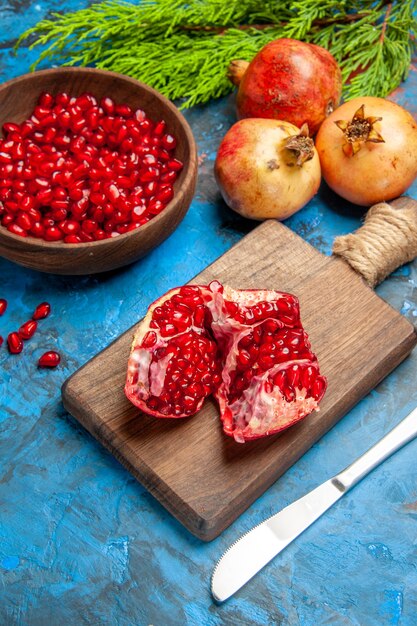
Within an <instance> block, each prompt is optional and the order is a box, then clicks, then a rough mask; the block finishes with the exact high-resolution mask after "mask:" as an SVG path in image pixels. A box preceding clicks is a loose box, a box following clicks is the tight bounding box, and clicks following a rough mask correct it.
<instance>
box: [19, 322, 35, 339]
mask: <svg viewBox="0 0 417 626" xmlns="http://www.w3.org/2000/svg"><path fill="white" fill-rule="evenodd" d="M37 327H38V324H37V322H35V321H34V320H29V321H27V322H25V323H24V324H22V325H21V327H20V328H19V331H18V334H19V337H20V339H24V340H25V341H26V340H27V339H30V338H31V337H33V335H34V334H35V332H36V329H37Z"/></svg>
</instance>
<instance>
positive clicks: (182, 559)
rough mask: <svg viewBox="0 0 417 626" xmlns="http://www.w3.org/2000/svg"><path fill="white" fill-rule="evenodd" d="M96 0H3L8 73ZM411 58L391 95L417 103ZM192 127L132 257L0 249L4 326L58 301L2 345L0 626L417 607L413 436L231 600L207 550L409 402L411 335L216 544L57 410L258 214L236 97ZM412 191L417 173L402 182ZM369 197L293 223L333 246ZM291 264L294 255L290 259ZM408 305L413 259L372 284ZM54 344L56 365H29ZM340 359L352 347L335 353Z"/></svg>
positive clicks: (411, 308) (348, 615) (394, 612)
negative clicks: (187, 162)
mask: <svg viewBox="0 0 417 626" xmlns="http://www.w3.org/2000/svg"><path fill="white" fill-rule="evenodd" d="M86 5H87V0H59V1H58V0H34V1H31V0H2V1H1V2H0V24H1V26H2V28H1V29H0V30H1V32H0V78H1V80H2V81H5V80H8V79H10V78H13V77H15V76H18V75H20V74H23V73H25V72H27V71H28V70H29V66H30V63H31V62H32V61H33V60H34V59H35V58H36V55H37V52H36V51H34V52H30V51H29V50H28V49H27V48H23V49H21V50H20V52H19V53H18V55H17V56H16V55H14V53H13V51H12V46H13V43H14V39H15V38H16V37H17V36H18V35H19V34H20V33H21V32H22V31H23V30H24V29H25V28H26V27H28V26H30V25H33V24H34V23H36V22H37V21H38V20H39V19H41V18H42V17H44V16H46V15H47V14H48V12H49V11H51V10H63V11H68V10H74V9H77V8H81V7H83V6H86ZM416 94H417V71H416V68H414V69H413V70H412V71H411V72H410V75H409V77H408V79H407V81H406V82H405V83H404V84H403V85H402V86H401V87H400V88H399V89H398V90H397V91H396V92H395V93H394V94H393V95H392V98H393V99H394V100H395V101H396V102H398V103H399V104H401V105H403V106H405V107H406V108H408V109H409V110H410V111H411V112H412V113H413V114H414V115H415V116H416V115H417V101H416ZM185 115H186V118H187V119H188V121H189V123H190V125H191V127H192V129H193V132H194V134H195V138H196V140H197V143H198V148H199V156H200V166H199V183H198V189H197V192H196V195H195V197H194V200H193V202H192V205H191V207H190V210H189V212H188V214H187V215H186V217H185V219H184V221H183V222H182V223H181V224H180V226H179V227H178V229H177V230H176V231H175V232H174V233H173V234H172V235H171V236H170V237H169V239H167V240H166V241H165V242H164V243H163V244H162V245H160V246H159V248H157V249H156V250H154V251H153V252H152V253H151V254H149V255H148V256H147V257H146V258H145V259H143V260H141V261H139V262H137V263H135V264H134V265H132V266H130V267H128V268H124V269H121V270H119V271H115V272H112V273H109V274H106V275H103V276H86V277H62V276H55V275H45V274H41V273H37V272H34V271H30V270H27V269H24V268H21V267H19V266H17V265H13V264H12V263H10V262H8V261H6V260H4V259H0V286H1V289H0V297H5V298H7V300H8V301H9V308H8V310H7V313H6V314H5V315H4V316H3V317H2V318H1V320H0V334H1V335H3V336H7V334H8V332H10V331H11V330H14V329H16V328H18V327H19V325H20V324H21V323H22V322H23V321H24V320H26V319H27V318H28V317H29V316H30V314H31V312H32V311H33V309H34V307H35V305H36V304H38V303H39V302H41V301H43V300H48V301H49V302H50V303H51V305H52V314H51V316H50V317H49V318H47V319H46V320H44V321H43V322H42V323H41V324H40V326H41V328H40V330H39V332H38V333H37V334H36V335H35V337H34V338H33V339H32V340H31V341H30V343H28V344H27V346H26V348H25V352H24V354H22V355H20V356H10V355H9V354H8V351H7V349H6V348H5V346H3V347H2V349H1V350H0V364H1V370H0V377H1V378H0V380H1V386H0V406H1V412H0V433H1V438H0V624H1V625H7V626H9V625H14V624H18V625H22V626H23V625H30V626H37V625H39V626H44V625H46V624H51V625H53V626H55V625H73V624H74V625H79V624H94V625H96V624H97V625H111V626H113V625H117V626H119V625H120V626H125V625H141V626H142V625H143V626H146V625H149V624H153V625H154V626H165V625H171V624H172V625H175V626H176V625H191V626H197V625H213V626H215V625H216V626H217V625H223V624H224V625H230V626H237V625H241V624H243V625H246V624H250V625H252V624H253V625H259V626H264V625H266V624H268V625H270V624H274V625H275V624H280V625H281V624H282V625H291V626H293V625H298V624H301V625H303V626H307V625H321V624H341V625H361V626H364V625H365V626H380V625H383V624H390V625H396V624H400V625H402V626H406V625H407V626H409V625H412V624H417V568H416V564H417V475H416V461H415V459H416V453H417V441H415V442H412V443H410V444H408V446H406V447H405V448H403V449H402V450H401V451H400V452H398V453H397V454H396V455H394V456H393V457H391V458H390V459H389V460H387V461H386V462H385V463H384V464H383V465H382V466H380V467H379V468H378V469H376V470H375V471H374V472H373V473H372V474H370V475H369V476H368V477H367V478H366V479H365V480H364V481H362V482H361V483H360V484H359V485H358V486H357V487H356V488H355V489H354V490H353V491H352V492H350V493H349V494H348V495H346V496H345V497H344V498H343V499H342V500H341V501H340V502H338V503H337V504H336V505H335V506H334V507H333V508H332V509H331V510H329V511H328V512H327V513H326V514H325V515H324V516H323V517H322V518H321V519H320V520H319V521H317V522H316V523H315V524H314V525H313V526H312V527H311V528H310V529H308V530H307V531H306V532H305V533H304V534H303V535H302V536H301V537H300V538H298V539H297V540H296V541H295V542H294V543H293V544H292V545H290V546H289V547H288V548H287V549H286V550H285V551H284V552H283V553H282V554H281V555H280V556H279V557H278V558H277V559H275V560H274V561H273V562H272V563H270V564H269V565H268V566H267V567H266V568H265V569H264V570H263V571H262V572H261V573H260V574H258V575H257V576H256V577H255V578H254V579H253V580H252V581H251V582H250V583H249V584H248V585H247V586H246V587H245V588H243V589H241V590H240V591H239V592H238V593H237V594H236V595H235V596H234V597H233V598H232V599H230V601H228V602H227V603H225V604H223V605H216V604H215V603H214V602H213V600H212V598H211V596H210V590H209V581H210V576H211V573H212V569H213V566H214V564H215V562H216V561H217V559H218V558H219V557H220V555H221V554H222V553H223V552H224V550H225V549H226V548H227V547H228V546H229V545H230V543H232V542H233V541H234V540H235V539H236V538H237V537H238V536H239V535H240V534H242V533H243V532H245V531H247V530H248V529H250V528H251V527H252V526H254V525H255V524H258V523H259V522H260V521H262V520H263V519H264V518H265V517H267V516H269V515H271V514H272V513H274V512H276V511H278V510H279V509H280V508H282V507H283V506H285V505H287V504H288V503H290V502H291V501H293V500H294V499H295V498H297V497H300V496H302V495H303V494H304V493H306V492H307V491H309V490H310V489H312V488H314V487H315V486H317V485H318V484H319V483H321V482H322V481H324V480H326V479H327V478H329V477H330V476H332V475H333V474H335V473H337V472H338V471H340V470H341V469H342V468H343V467H344V466H345V465H347V464H348V463H350V462H351V461H352V460H353V459H354V458H355V457H357V456H358V455H359V454H361V453H362V452H363V451H364V450H365V449H367V448H368V447H369V446H370V445H371V444H373V443H374V442H375V441H376V440H378V439H379V438H380V437H382V436H383V435H384V434H385V433H386V432H387V431H388V430H390V429H391V428H392V427H393V426H394V425H395V424H397V423H398V422H399V421H400V419H401V418H403V417H404V416H405V415H406V414H407V413H408V412H409V411H410V410H411V409H412V408H413V407H414V406H415V405H417V388H416V380H417V352H416V351H414V353H413V354H412V355H411V356H410V357H409V358H408V359H406V361H404V362H403V363H402V364H401V365H400V366H399V367H398V368H397V369H396V370H395V371H394V372H393V373H392V374H391V375H390V376H388V377H387V378H386V379H385V380H384V381H383V382H382V383H381V384H380V385H379V386H378V387H377V388H376V389H375V390H374V391H373V392H372V393H370V394H369V395H368V396H367V397H366V398H365V399H364V400H362V402H360V404H358V405H357V406H356V407H355V408H354V409H353V410H352V411H350V413H349V414H347V415H346V416H345V417H344V418H343V419H342V420H341V421H340V423H339V424H338V425H337V426H335V427H334V428H333V429H332V430H331V431H330V432H329V433H328V434H327V435H326V436H324V437H323V438H322V439H321V440H320V441H319V442H318V443H317V444H316V445H314V446H313V447H312V449H311V450H310V451H309V452H308V453H307V454H305V455H304V456H303V457H302V458H301V459H300V460H299V461H298V462H297V463H296V464H295V465H294V466H293V467H292V468H291V469H290V470H288V471H287V473H286V474H285V475H284V476H283V477H282V478H281V479H279V480H278V481H277V482H276V483H275V484H274V485H273V486H272V487H271V488H270V489H269V490H268V491H267V492H266V493H265V494H264V495H263V496H262V497H260V498H259V499H258V500H257V501H256V502H255V503H254V504H253V505H252V506H251V507H250V508H249V509H248V510H247V511H246V512H245V513H244V514H243V515H242V516H241V517H240V518H239V519H238V520H237V521H236V522H235V523H234V524H233V525H232V526H231V527H229V528H228V529H227V530H225V531H224V532H223V534H222V535H221V536H220V537H218V538H217V539H216V540H214V541H212V542H211V543H204V542H202V541H200V540H198V539H196V538H195V537H193V536H192V535H191V534H189V533H188V532H187V531H186V530H185V529H184V528H183V527H182V526H181V525H180V524H179V523H178V522H177V521H176V520H175V519H174V518H173V517H172V516H171V515H170V514H169V513H167V511H166V510H165V509H164V508H163V507H162V506H160V505H159V503H158V502H157V501H156V500H155V499H154V498H153V497H152V496H151V495H150V494H149V493H148V492H147V491H146V490H145V489H143V488H142V487H141V485H139V484H138V483H137V482H136V481H135V480H134V479H133V477H132V476H131V475H130V474H129V473H128V472H127V471H126V470H125V469H123V467H121V466H120V465H119V464H118V462H117V461H116V460H115V459H114V458H113V457H112V456H111V455H110V454H109V453H108V452H107V451H106V450H104V449H103V448H102V447H101V445H99V444H98V443H97V442H96V441H95V440H94V439H93V438H92V437H91V436H90V435H89V434H88V433H87V432H86V431H84V429H83V428H82V427H81V426H79V424H78V423H77V422H76V420H75V419H73V418H72V417H71V416H69V415H68V414H67V413H66V411H65V410H64V408H63V406H62V403H61V397H60V387H61V384H62V383H63V382H64V380H65V379H66V378H67V377H68V376H69V375H70V374H72V373H73V372H74V371H75V370H77V369H78V367H80V366H81V365H82V364H83V363H84V362H86V361H87V360H88V359H90V358H91V357H92V356H94V355H95V354H96V353H97V352H99V351H100V350H101V349H103V348H104V347H105V346H107V345H108V344H109V343H110V342H111V341H112V340H113V339H115V338H116V337H117V336H118V335H119V334H120V333H122V332H123V331H125V330H126V329H127V328H129V327H130V326H131V325H132V324H133V323H134V322H135V321H137V320H138V319H139V318H140V317H141V316H142V315H143V314H144V312H145V311H146V308H147V306H148V304H149V303H150V302H152V301H153V300H154V299H155V298H156V297H157V296H158V295H160V294H161V293H163V292H165V291H166V290H167V289H168V288H170V287H172V286H175V285H179V284H182V283H184V282H186V281H188V280H190V279H191V278H192V277H193V276H194V275H196V274H197V273H199V272H200V271H201V270H202V269H203V268H204V267H206V266H207V264H209V263H211V262H212V261H214V260H215V259H216V258H217V257H218V256H220V255H221V254H223V253H224V252H226V251H227V250H228V249H229V248H230V247H231V246H232V245H233V244H235V243H236V242H237V241H239V240H240V239H241V237H242V236H243V235H244V234H245V233H247V232H249V231H250V230H252V229H253V228H254V227H255V226H256V223H255V222H251V221H248V220H244V219H242V218H240V217H239V216H238V215H236V214H234V213H233V212H232V211H230V210H229V209H228V208H227V207H226V206H225V205H224V203H223V202H222V201H221V198H220V195H219V192H218V190H217V187H216V184H215V181H214V178H213V161H214V158H215V155H216V150H217V147H218V145H219V142H220V140H221V138H222V136H223V135H224V134H225V132H226V131H227V129H228V128H229V127H230V125H231V124H232V123H233V122H234V121H235V114H234V103H233V96H230V97H226V98H223V99H220V100H218V101H213V102H212V103H210V104H209V105H208V106H206V107H200V108H199V107H196V108H194V109H192V110H189V111H187V112H186V114H185ZM409 193H410V195H413V196H414V197H417V185H416V184H414V185H413V187H412V188H411V189H410V191H409ZM362 214H363V211H362V210H361V209H358V208H357V207H356V208H355V207H353V206H352V205H348V204H347V203H346V202H345V201H343V200H342V199H340V198H338V197H337V196H336V195H334V194H333V193H332V192H331V191H329V190H328V189H327V188H325V187H324V186H323V187H322V189H321V190H320V192H319V194H318V195H317V196H316V197H315V198H314V200H312V201H311V202H310V203H309V205H308V206H307V207H305V208H304V209H303V210H301V211H300V212H299V213H297V214H296V215H294V216H293V217H292V218H290V219H289V220H287V222H286V224H287V226H289V227H290V228H291V229H293V230H294V231H295V232H297V233H298V234H299V235H301V236H302V237H303V238H304V239H306V240H307V241H309V242H310V243H311V244H313V245H314V246H316V247H317V248H318V249H319V250H321V251H322V252H323V253H325V254H330V251H331V247H332V241H333V239H334V237H335V236H337V235H340V234H343V233H347V232H350V231H352V230H354V229H355V228H357V227H358V226H359V225H360V220H361V217H362ZM289 271H290V268H289ZM377 291H378V293H379V295H380V296H382V297H383V298H384V299H386V300H387V301H388V302H389V303H390V304H391V305H392V306H393V307H394V308H395V309H397V310H398V311H401V313H403V314H404V316H405V317H407V319H409V320H410V322H416V317H417V264H416V263H415V262H414V263H413V264H410V265H408V266H406V267H403V268H401V269H400V270H398V271H397V272H395V274H394V275H393V276H391V277H390V278H388V279H387V280H386V281H385V282H384V283H383V284H382V285H381V286H380V287H378V289H377ZM46 349H57V350H58V351H59V352H60V353H61V355H62V364H61V365H60V367H58V368H57V369H56V370H53V371H45V370H38V369H37V368H36V361H37V358H38V357H39V355H40V354H42V353H43V351H45V350H46ZM341 367H343V364H341Z"/></svg>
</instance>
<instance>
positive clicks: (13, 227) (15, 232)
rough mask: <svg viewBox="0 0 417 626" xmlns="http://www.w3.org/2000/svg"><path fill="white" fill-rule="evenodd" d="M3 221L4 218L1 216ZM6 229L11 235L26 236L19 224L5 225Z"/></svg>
mask: <svg viewBox="0 0 417 626" xmlns="http://www.w3.org/2000/svg"><path fill="white" fill-rule="evenodd" d="M3 223H4V218H3ZM7 230H8V231H9V232H10V233H13V235H19V237H27V236H28V234H27V232H26V230H24V229H23V228H21V227H20V226H19V224H16V223H11V224H9V225H8V227H7Z"/></svg>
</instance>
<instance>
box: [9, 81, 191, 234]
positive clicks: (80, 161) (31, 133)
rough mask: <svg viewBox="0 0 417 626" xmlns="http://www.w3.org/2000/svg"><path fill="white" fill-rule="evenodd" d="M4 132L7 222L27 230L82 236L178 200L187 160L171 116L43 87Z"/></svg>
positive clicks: (112, 230)
mask: <svg viewBox="0 0 417 626" xmlns="http://www.w3.org/2000/svg"><path fill="white" fill-rule="evenodd" d="M3 136H4V139H0V224H2V225H3V226H4V227H6V228H7V229H8V230H9V231H10V232H11V233H14V234H15V235H20V236H21V237H27V236H32V237H37V238H41V239H44V240H46V241H62V242H64V243H81V242H91V241H97V240H101V239H106V238H108V237H116V236H118V235H121V234H122V233H126V232H128V231H130V230H134V229H136V228H138V227H140V226H142V225H143V224H145V223H146V222H148V221H149V220H151V219H152V218H153V217H155V216H156V215H158V214H159V213H161V211H163V210H164V208H165V207H166V206H167V204H168V203H169V202H170V201H171V200H172V198H173V195H174V188H173V185H174V182H175V180H176V178H177V176H178V174H179V172H180V171H181V169H182V167H183V164H182V162H181V161H179V160H178V159H176V158H175V157H174V151H175V148H176V145H177V141H176V139H175V137H174V136H173V135H171V134H170V133H169V132H168V131H167V128H166V123H165V121H164V120H161V121H158V122H157V123H154V122H153V121H151V120H150V119H149V118H148V117H147V116H146V113H145V112H144V111H142V110H141V109H138V110H136V111H134V110H132V108H131V107H129V106H128V105H125V104H115V103H114V102H113V100H112V99H111V98H108V97H107V98H102V100H101V101H100V102H98V101H97V100H96V98H95V97H94V96H92V95H91V94H88V93H84V94H82V95H81V96H78V97H70V96H69V95H68V94H67V93H59V94H58V95H56V96H53V95H51V94H49V93H43V94H42V95H41V96H40V98H39V101H38V104H37V106H36V107H35V109H34V111H33V114H32V115H31V117H30V118H29V119H27V120H26V121H24V122H23V123H21V124H15V123H12V122H8V123H6V124H4V125H3Z"/></svg>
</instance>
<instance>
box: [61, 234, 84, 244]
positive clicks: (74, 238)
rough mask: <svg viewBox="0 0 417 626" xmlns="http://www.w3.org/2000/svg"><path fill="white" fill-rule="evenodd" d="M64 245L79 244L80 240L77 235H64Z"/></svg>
mask: <svg viewBox="0 0 417 626" xmlns="http://www.w3.org/2000/svg"><path fill="white" fill-rule="evenodd" d="M64 242H65V243H81V239H80V238H79V237H77V235H66V236H65V237H64Z"/></svg>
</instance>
